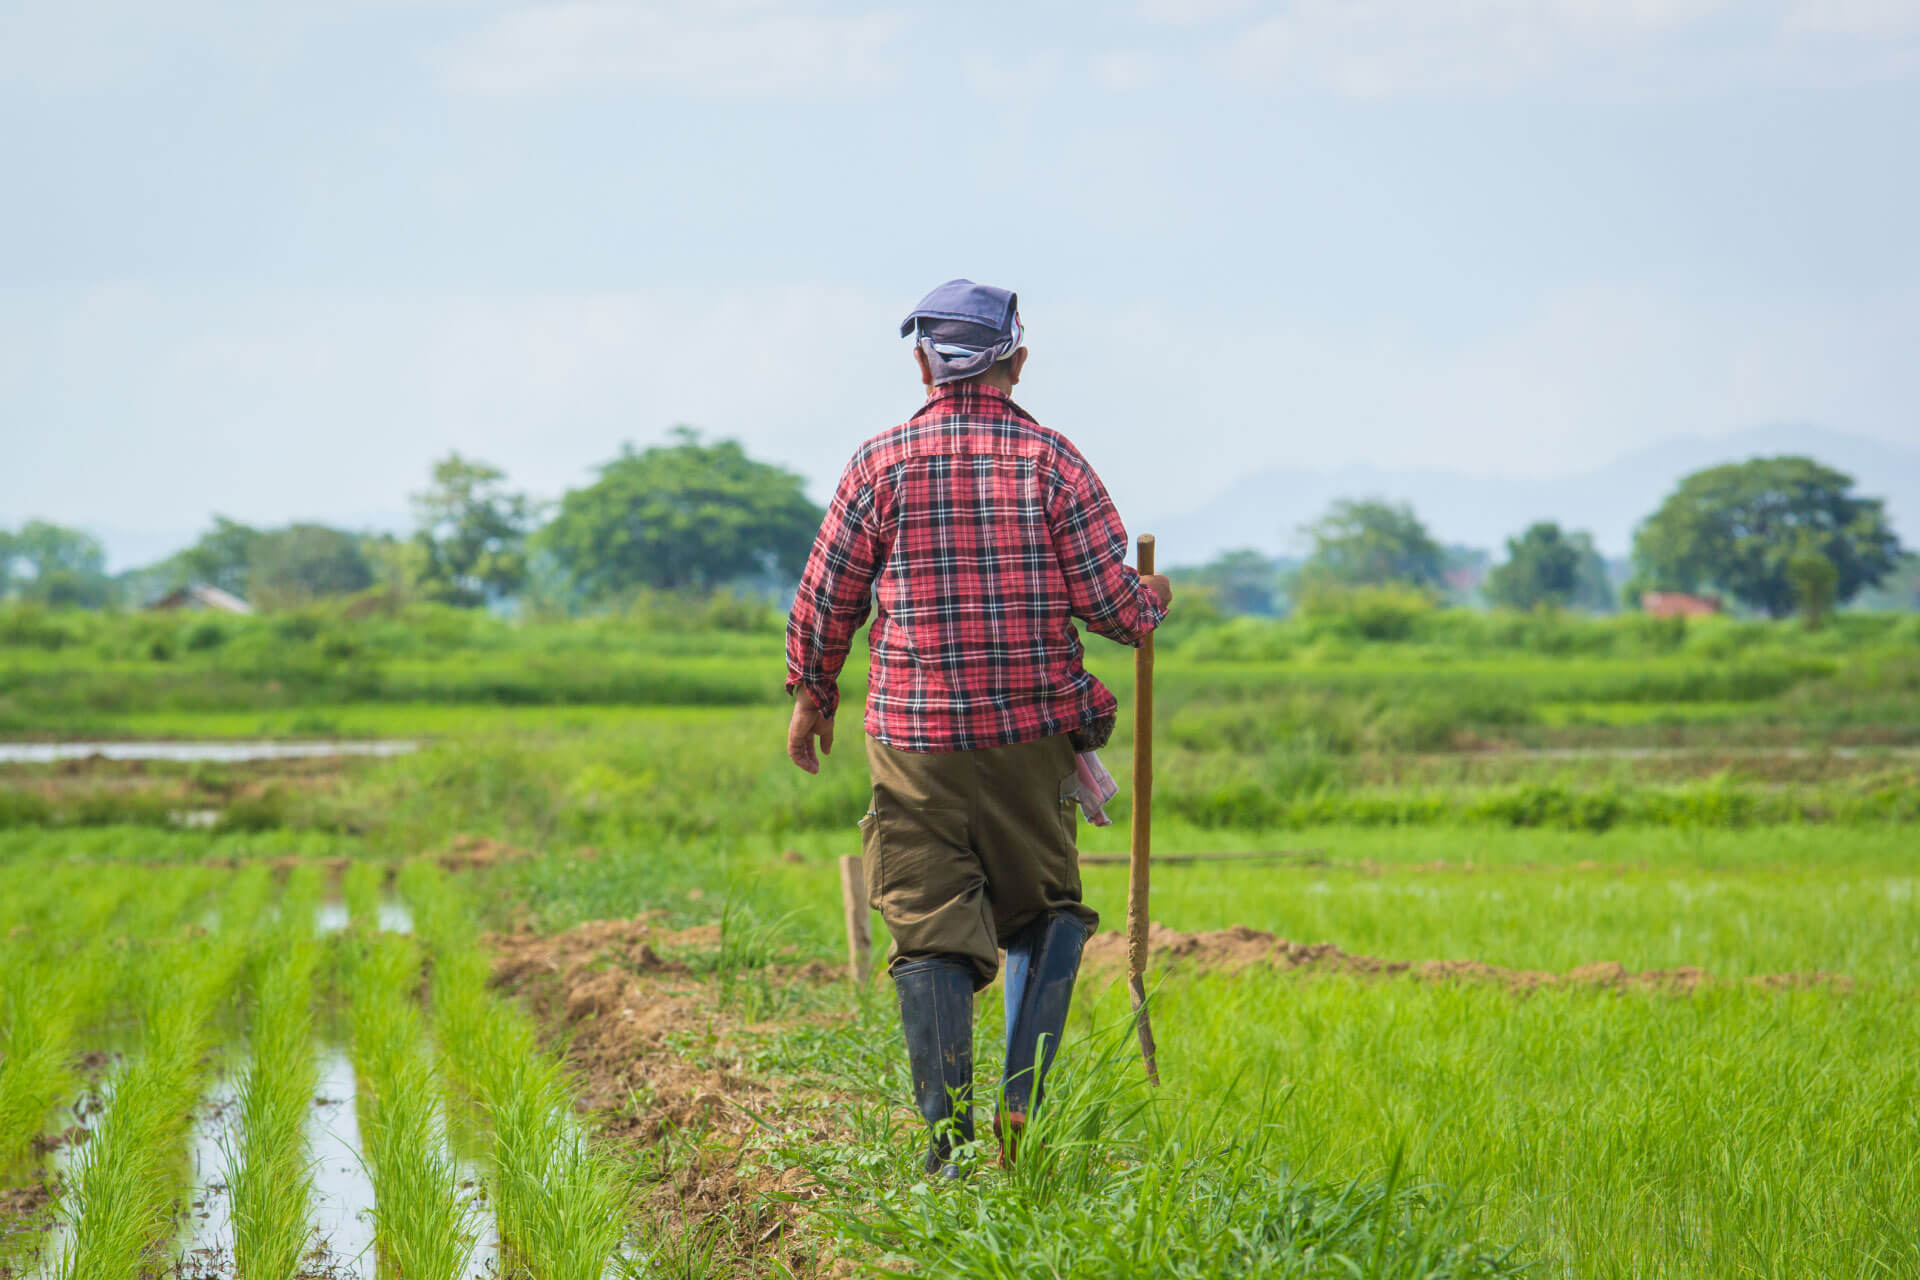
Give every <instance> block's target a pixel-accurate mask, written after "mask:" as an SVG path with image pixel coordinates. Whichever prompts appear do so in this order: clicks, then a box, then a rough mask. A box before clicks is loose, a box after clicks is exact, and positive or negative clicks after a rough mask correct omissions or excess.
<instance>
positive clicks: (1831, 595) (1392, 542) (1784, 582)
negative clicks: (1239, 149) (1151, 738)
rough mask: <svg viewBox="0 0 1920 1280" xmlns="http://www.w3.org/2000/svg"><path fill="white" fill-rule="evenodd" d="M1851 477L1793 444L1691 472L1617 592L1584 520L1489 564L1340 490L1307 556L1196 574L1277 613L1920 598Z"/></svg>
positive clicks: (1551, 528)
mask: <svg viewBox="0 0 1920 1280" xmlns="http://www.w3.org/2000/svg"><path fill="white" fill-rule="evenodd" d="M1853 484H1854V482H1853V479H1852V477H1850V476H1847V475H1845V474H1843V473H1841V472H1839V471H1835V470H1833V469H1832V468H1829V467H1825V466H1822V465H1821V464H1819V463H1818V462H1815V461H1813V460H1812V459H1810V458H1802V457H1791V456H1789V457H1779V458H1755V459H1752V460H1751V461H1748V462H1741V463H1730V464H1728V465H1725V466H1719V467H1712V468H1708V469H1707V470H1704V471H1700V472H1696V473H1694V474H1693V475H1690V476H1687V477H1686V478H1685V479H1683V480H1682V481H1681V482H1680V485H1679V487H1678V488H1676V489H1675V491H1674V492H1673V493H1672V494H1670V495H1669V496H1668V497H1667V499H1666V500H1665V501H1664V502H1662V503H1661V505H1660V507H1659V509H1658V510H1656V511H1655V512H1653V514H1651V515H1650V516H1648V517H1647V518H1646V519H1645V520H1644V521H1642V522H1641V524H1640V525H1639V527H1638V528H1637V529H1636V530H1635V533H1634V540H1633V553H1632V559H1631V563H1630V568H1631V576H1630V577H1629V578H1628V580H1627V581H1626V582H1625V584H1624V587H1623V589H1622V590H1621V591H1620V592H1618V593H1616V591H1615V589H1614V584H1613V574H1612V573H1611V572H1610V571H1609V567H1608V565H1607V562H1606V560H1605V559H1604V558H1603V557H1602V556H1601V555H1600V552H1599V550H1598V549H1597V548H1596V547H1595V546H1594V544H1593V538H1592V536H1591V535H1590V534H1589V533H1586V532H1584V531H1569V530H1566V529H1563V528H1562V527H1561V526H1560V525H1559V524H1557V523H1555V522H1554V521H1551V520H1542V521H1539V522H1536V523H1534V524H1532V525H1529V526H1528V527H1527V528H1526V529H1525V530H1523V531H1521V532H1520V533H1518V534H1516V535H1514V536H1513V537H1511V538H1508V539H1507V542H1506V558H1505V559H1504V560H1503V561H1501V562H1500V563H1499V564H1496V565H1493V566H1492V567H1491V568H1490V569H1487V571H1486V572H1485V573H1484V575H1482V574H1481V572H1480V571H1481V570H1482V569H1483V568H1485V567H1486V566H1485V560H1484V558H1483V557H1484V553H1476V552H1474V551H1473V549H1471V548H1465V547H1443V546H1441V545H1440V544H1439V543H1438V542H1437V541H1436V540H1435V539H1434V537H1433V536H1432V534H1431V533H1429V532H1428V530H1427V528H1426V526H1425V525H1424V524H1423V523H1422V522H1421V521H1420V519H1419V517H1418V516H1416V515H1415V514H1414V512H1413V510H1412V509H1411V508H1410V507H1408V506H1407V505H1406V504H1404V503H1399V504H1396V503H1391V502H1388V501H1385V500H1382V499H1366V500H1353V499H1343V500H1341V501H1338V502H1335V503H1334V504H1333V506H1332V507H1331V508H1330V509H1329V510H1328V511H1327V512H1326V514H1324V515H1323V516H1321V517H1320V518H1319V519H1318V520H1316V521H1314V522H1312V523H1310V524H1307V525H1305V526H1303V527H1302V528H1301V530H1300V532H1301V534H1302V535H1303V536H1304V538H1305V540H1306V541H1307V542H1308V543H1309V544H1310V547H1311V550H1310V551H1309V552H1308V554H1307V555H1306V556H1305V558H1304V559H1302V560H1299V561H1292V562H1289V561H1285V560H1276V559H1273V558H1270V557H1267V556H1265V555H1263V554H1262V553H1260V552H1258V551H1246V550H1242V551H1232V552H1228V553H1227V554H1225V555H1223V556H1221V557H1219V558H1218V559H1216V560H1214V561H1213V562H1212V563H1211V564H1208V565H1205V566H1202V567H1200V568H1198V569H1195V570H1190V571H1188V572H1187V574H1186V575H1185V576H1186V578H1187V579H1188V580H1189V581H1190V582H1192V583H1193V584H1194V585H1197V586H1200V587H1202V588H1203V589H1205V590H1206V591H1207V593H1208V594H1209V596H1210V598H1211V601H1212V603H1213V605H1214V606H1215V607H1217V608H1219V609H1221V610H1222V611H1224V612H1229V613H1277V612H1282V611H1284V608H1285V605H1286V603H1288V602H1296V601H1297V602H1306V603H1311V602H1312V601H1313V600H1314V599H1315V598H1316V596H1318V597H1322V598H1324V597H1325V596H1326V595H1327V594H1328V593H1338V592H1342V591H1352V590H1357V589H1367V588H1394V589H1398V590H1402V591H1410V592H1419V593H1426V594H1427V595H1429V596H1430V597H1431V598H1432V599H1433V600H1435V601H1439V600H1443V599H1447V600H1452V601H1454V602H1457V603H1482V602H1484V603H1486V604H1490V605H1493V606H1496V607H1502V608H1509V609H1518V610H1533V609H1541V608H1553V609H1579V610H1586V611H1592V612H1604V611H1607V610H1610V609H1613V608H1614V607H1616V604H1617V603H1618V602H1619V601H1621V600H1624V602H1625V603H1626V604H1628V605H1636V604H1638V602H1639V600H1640V597H1641V596H1642V595H1643V594H1645V593H1647V592H1652V591H1669V592H1682V593H1687V594H1711V595H1715V596H1722V597H1725V598H1727V599H1729V600H1731V601H1734V602H1737V603H1738V604H1740V605H1742V606H1744V607H1745V608H1747V609H1750V610H1752V611H1754V612H1756V613H1762V614H1765V615H1767V616H1768V617H1772V618H1783V617H1786V616H1788V615H1789V614H1791V613H1793V612H1794V611H1796V610H1798V611H1799V612H1801V613H1802V614H1803V615H1804V616H1805V617H1806V618H1807V620H1808V621H1809V623H1817V622H1818V621H1819V620H1820V618H1821V617H1822V616H1823V615H1824V614H1825V613H1826V612H1827V611H1828V610H1829V609H1831V608H1833V607H1835V606H1837V605H1841V604H1845V603H1848V602H1849V601H1852V600H1854V599H1856V598H1857V597H1860V596H1861V593H1862V592H1869V591H1873V590H1875V589H1877V588H1880V587H1882V586H1883V584H1887V583H1889V582H1894V583H1896V584H1897V583H1898V582H1901V581H1911V586H1910V587H1909V588H1908V589H1906V590H1905V591H1904V592H1902V591H1900V590H1894V591H1891V592H1882V593H1880V594H1879V595H1876V596H1874V597H1872V598H1873V599H1874V600H1875V602H1876V603H1882V604H1887V605H1892V606H1894V607H1920V568H1916V567H1915V564H1914V560H1913V557H1911V556H1907V555H1905V553H1903V551H1902V549H1901V547H1900V544H1899V540H1898V539H1897V538H1896V537H1895V536H1894V533H1893V530H1892V527H1891V526H1890V525H1889V524H1888V522H1887V518H1886V512H1885V509H1884V506H1883V503H1882V502H1881V500H1880V499H1878V498H1865V497H1860V496H1857V495H1856V494H1855V493H1854V492H1853ZM1902 574H1905V575H1908V576H1907V577H1905V578H1903V577H1902V576H1901V575H1902Z"/></svg>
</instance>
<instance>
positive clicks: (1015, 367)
mask: <svg viewBox="0 0 1920 1280" xmlns="http://www.w3.org/2000/svg"><path fill="white" fill-rule="evenodd" d="M1026 367H1027V349H1026V348H1025V347H1021V348H1020V349H1019V350H1017V351H1015V352H1014V353H1013V364H1012V366H1011V367H1010V368H1009V369H1008V370H1007V385H1008V386H1013V385H1016V384H1018V383H1019V381H1020V371H1021V370H1022V369H1024V368H1026Z"/></svg>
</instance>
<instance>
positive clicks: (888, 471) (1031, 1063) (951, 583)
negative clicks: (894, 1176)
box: [787, 280, 1172, 1177]
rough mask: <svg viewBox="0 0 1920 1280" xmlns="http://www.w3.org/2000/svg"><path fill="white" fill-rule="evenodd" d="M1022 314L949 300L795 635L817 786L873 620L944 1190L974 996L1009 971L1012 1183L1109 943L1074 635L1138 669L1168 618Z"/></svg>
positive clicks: (799, 708)
mask: <svg viewBox="0 0 1920 1280" xmlns="http://www.w3.org/2000/svg"><path fill="white" fill-rule="evenodd" d="M1017 308H1018V299H1017V298H1016V296H1015V295H1014V294H1012V293H1009V292H1008V291H1006V290H1004V289H995V288H992V287H990V286H987V285H977V284H974V283H973V282H972V281H970V280H950V281H948V282H947V283H945V284H943V285H941V286H940V287H939V288H937V289H935V290H934V291H933V292H932V293H930V294H928V295H927V296H926V297H925V298H923V299H922V300H921V302H920V305H919V306H917V307H915V308H914V310H913V312H912V313H911V314H910V315H909V316H908V317H907V319H906V321H905V322H904V323H903V324H902V325H901V326H900V334H901V336H902V337H908V336H911V337H912V338H913V339H914V349H913V351H914V360H915V361H916V363H918V365H919V367H920V380H921V382H922V383H923V384H924V385H925V387H926V391H927V396H926V403H925V404H924V405H922V406H921V408H920V411H919V412H918V413H916V414H914V415H913V417H911V418H910V419H908V420H907V421H906V422H905V423H903V424H901V425H900V426H897V427H893V428H891V429H890V430H887V431H883V432H881V433H880V434H879V435H877V436H875V437H873V438H872V439H871V440H868V441H867V442H866V443H865V444H863V445H862V446H860V448H859V450H858V451H857V452H856V453H855V454H854V456H853V460H852V461H851V462H850V463H848V464H847V468H846V471H845V473H844V474H843V475H842V476H841V478H840V484H839V487H838V488H837V489H836V491H835V492H834V495H833V500H832V502H831V503H830V504H829V505H828V507H827V515H826V519H825V521H823V522H822V524H821V526H820V533H819V536H818V537H817V538H816V539H815V541H814V544H813V553H812V555H811V556H810V557H809V559H808V561H807V567H806V571H805V573H804V574H802V576H801V579H800V589H799V593H798V594H797V595H796V597H795V598H794V604H793V613H792V616H791V617H790V618H789V619H788V620H787V691H788V692H789V693H790V694H792V695H793V698H794V708H793V721H792V724H791V726H790V727H789V729H788V734H787V753H788V755H790V756H791V757H792V758H793V762H794V763H795V764H797V765H799V766H800V768H802V769H804V770H806V771H807V772H808V773H816V772H818V771H819V768H820V762H819V759H818V756H817V755H816V754H815V742H816V740H817V742H818V744H819V750H820V751H822V752H827V751H831V750H832V748H833V731H834V713H835V711H836V710H837V709H838V707H839V702H840V693H839V685H838V677H839V674H840V668H841V664H842V663H843V662H845V660H846V656H847V650H848V647H849V645H850V644H851V642H852V639H853V634H854V632H855V631H857V630H858V629H859V628H860V626H861V624H862V623H863V622H865V621H866V619H867V616H868V614H869V612H872V613H873V615H874V622H873V628H872V631H871V632H870V634H869V637H868V644H869V646H870V648H871V650H872V662H871V668H870V674H869V677H868V692H867V713H866V731H867V762H868V765H869V767H870V769H871V771H872V774H873V799H872V803H871V804H870V805H869V806H868V810H867V815H866V817H865V818H864V819H862V820H861V833H862V834H861V848H862V853H863V855H864V862H865V865H866V873H867V884H868V891H869V894H870V896H871V899H872V903H873V906H874V907H876V908H878V910H879V911H880V913H881V916H882V918H883V919H884V920H885V922H886V926H887V931H888V932H889V933H890V934H891V935H892V937H893V946H892V950H891V952H890V953H889V956H888V967H889V970H890V972H891V974H892V976H893V981H894V985H895V988H896V990H897V993H898V996H899V1000H900V1020H901V1023H902V1024H903V1026H904V1028H905V1031H906V1042H907V1056H908V1059H909V1064H910V1066H911V1068H912V1072H913V1085H914V1094H915V1101H916V1103H917V1104H918V1105H919V1107H920V1113H921V1114H922V1115H923V1116H925V1117H926V1120H927V1123H928V1125H929V1126H931V1127H932V1130H933V1140H932V1143H931V1145H930V1147H929V1150H928V1153H927V1172H928V1173H936V1172H944V1173H945V1174H946V1176H948V1177H958V1176H960V1172H961V1171H960V1169H959V1168H958V1166H957V1165H956V1163H955V1161H954V1148H955V1147H956V1146H957V1145H958V1144H959V1143H963V1142H970V1141H971V1140H972V1138H973V1108H972V1102H971V1098H970V1096H969V1095H970V1090H971V1084H972V1080H973V994H974V992H976V991H978V990H980V989H981V988H983V987H985V986H986V985H987V984H988V983H990V982H992V981H993V978H994V974H995V972H996V971H997V970H998V968H999V952H1000V950H1001V948H1005V950H1006V953H1007V985H1006V992H1005V995H1006V1009H1007V1058H1006V1064H1005V1068H1004V1070H1003V1072H1002V1076H1001V1086H1002V1095H1003V1101H1002V1103H1001V1105H1000V1107H998V1108H997V1109H996V1111H995V1117H994V1126H995V1131H996V1132H997V1133H998V1134H999V1136H1000V1140H1001V1151H1002V1154H1003V1157H1004V1158H1006V1159H1009V1160H1010V1159H1012V1158H1013V1154H1014V1146H1015V1143H1016V1141H1017V1138H1018V1134H1019V1130H1020V1128H1021V1126H1022V1125H1024V1124H1025V1123H1026V1119H1027V1116H1028V1115H1029V1114H1030V1113H1031V1112H1032V1110H1033V1108H1034V1107H1035V1106H1037V1105H1038V1104H1039V1102H1040V1096H1041V1084H1042V1081H1043V1079H1044V1077H1045V1074H1046V1070H1047V1067H1048V1066H1049V1065H1050V1063H1051V1061H1052V1058H1053V1053H1054V1050H1055V1048H1056V1047H1057V1045H1058V1043H1059V1039H1060V1034H1061V1032H1062V1030H1063V1029H1064V1028H1065V1026H1066V1020H1067V1009H1068V1003H1069V1001H1070V1000H1071V998H1072V995H1073V983H1074V978H1075V976H1076V975H1077V974H1078V972H1079V968H1080V951H1081V947H1082V945H1083V944H1084V943H1085V941H1086V939H1087V937H1088V935H1089V934H1090V933H1092V931H1093V929H1094V926H1095V925H1096V924H1097V923H1098V920H1099V917H1098V916H1097V915H1096V914H1095V913H1094V912H1093V911H1092V910H1091V909H1090V908H1088V907H1087V906H1086V904H1085V903H1083V902H1082V901H1081V900H1080V867H1079V855H1078V853H1077V852H1076V850H1075V847H1074V833H1075V826H1076V819H1075V816H1074V812H1073V805H1074V801H1075V797H1076V796H1077V795H1078V776H1077V773H1076V769H1075V753H1076V751H1091V750H1093V749H1095V748H1097V747H1099V746H1102V745H1104V744H1105V742H1106V740H1107V736H1108V735H1109V734H1110V733H1111V732H1112V730H1113V723H1114V719H1115V714H1116V711H1117V703H1116V701H1115V699H1114V696H1113V694H1112V693H1111V692H1110V691H1108V689H1107V688H1106V687H1105V686H1104V685H1102V684H1101V683H1100V682H1099V681H1098V680H1096V679H1094V678H1093V677H1092V676H1091V675H1089V674H1088V673H1087V671H1086V669H1085V668H1084V667H1083V666H1082V663H1081V656H1082V650H1081V646H1080V638H1079V634H1078V633H1077V632H1076V631H1075V629H1074V626H1073V623H1072V621H1071V619H1073V618H1076V617H1077V618H1080V619H1082V620H1084V621H1085V622H1086V624H1087V625H1088V626H1089V627H1090V628H1092V629H1093V630H1094V631H1095V632H1097V633H1099V634H1100V635H1103V636H1106V637H1107V638H1108V639H1111V640H1116V641H1118V642H1120V643H1122V644H1128V645H1137V644H1139V643H1140V641H1141V639H1142V638H1143V637H1144V636H1146V634H1147V633H1148V632H1150V631H1152V630H1153V629H1154V628H1155V627H1157V626H1158V625H1159V624H1160V622H1161V620H1162V619H1164V618H1165V617H1166V607H1167V604H1168V602H1169V601H1170V600H1171V598H1172V590H1171V587H1170V586H1169V585H1168V583H1167V580H1166V579H1165V578H1163V577H1160V576H1158V575H1149V576H1148V577H1146V578H1144V579H1143V578H1142V577H1141V576H1140V575H1138V574H1136V573H1135V572H1134V570H1133V569H1132V568H1130V567H1129V566H1128V565H1127V564H1126V549H1127V537H1126V530H1125V528H1124V527H1123V526H1122V525H1121V523H1120V517H1119V515H1118V513H1117V512H1116V511H1115V510H1114V508H1113V502H1112V500H1111V499H1110V498H1109V497H1108V496H1107V491H1106V488H1105V486H1104V485H1102V484H1101V483H1100V477H1099V476H1097V475H1096V474H1094V471H1093V468H1092V467H1090V466H1089V465H1088V464H1087V462H1086V459H1084V458H1082V457H1081V456H1080V453H1079V451H1078V450H1077V449H1075V448H1074V447H1073V445H1072V444H1071V443H1070V442H1068V440H1067V439H1066V438H1065V437H1064V436H1061V435H1059V434H1058V433H1056V432H1053V431H1049V430H1047V429H1046V428H1045V427H1043V426H1041V425H1040V424H1039V423H1038V422H1036V421H1035V420H1034V419H1033V417H1032V416H1031V415H1030V414H1028V413H1027V412H1026V411H1025V410H1024V409H1022V408H1020V406H1019V405H1017V404H1015V403H1014V402H1013V400H1012V399H1011V397H1010V393H1011V391H1012V389H1013V387H1014V384H1016V383H1018V382H1019V381H1020V374H1021V372H1022V370H1023V369H1024V368H1025V367H1026V362H1027V349H1026V347H1025V345H1024V336H1025V335H1024V332H1023V330H1022V328H1021V324H1020V316H1019V312H1018V309H1017Z"/></svg>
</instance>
